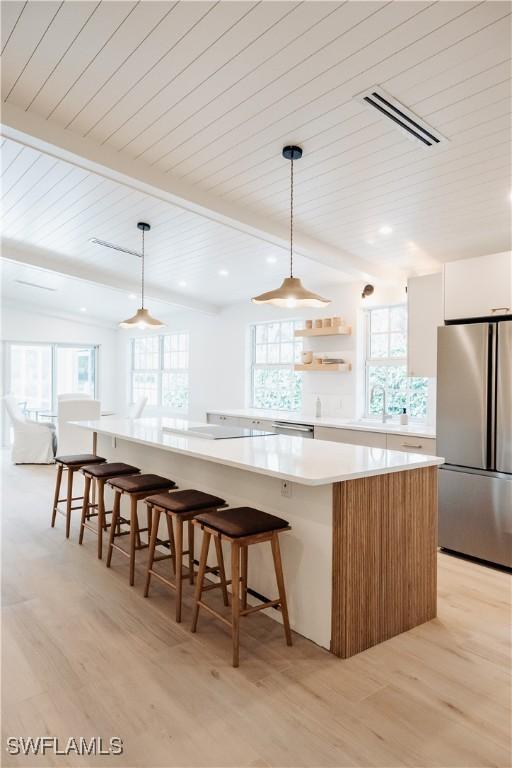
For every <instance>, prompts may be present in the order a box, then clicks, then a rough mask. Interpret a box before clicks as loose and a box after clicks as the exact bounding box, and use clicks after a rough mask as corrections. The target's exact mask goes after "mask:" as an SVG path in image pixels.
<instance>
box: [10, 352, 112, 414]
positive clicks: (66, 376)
mask: <svg viewBox="0 0 512 768" xmlns="http://www.w3.org/2000/svg"><path fill="white" fill-rule="evenodd" d="M97 352H98V347H96V346H84V345H77V344H51V343H50V344H37V343H18V342H8V343H7V391H9V392H12V394H13V395H14V396H15V397H16V398H17V399H18V402H19V403H21V404H22V406H23V407H24V408H25V409H26V410H27V411H49V412H54V411H55V410H56V408H57V397H58V395H60V394H63V393H64V392H77V393H78V392H80V393H84V394H87V395H90V396H91V397H95V395H96V391H97V387H96V358H97Z"/></svg>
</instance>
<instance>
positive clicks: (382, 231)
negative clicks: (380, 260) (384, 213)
mask: <svg viewBox="0 0 512 768" xmlns="http://www.w3.org/2000/svg"><path fill="white" fill-rule="evenodd" d="M392 231H393V227H390V226H389V225H388V224H384V226H383V227H381V228H380V229H379V233H380V234H381V235H390V234H391V233H392Z"/></svg>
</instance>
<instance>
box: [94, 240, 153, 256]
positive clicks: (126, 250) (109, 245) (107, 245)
mask: <svg viewBox="0 0 512 768" xmlns="http://www.w3.org/2000/svg"><path fill="white" fill-rule="evenodd" d="M89 242H91V243H94V244H95V245H102V246H103V247H104V248H112V249H113V250H114V251H121V253H127V254H129V255H130V256H138V257H139V258H141V256H142V253H139V251H131V250H130V249H129V248H123V246H122V245H116V244H115V243H109V242H108V240H99V239H98V238H97V237H91V239H90V241H89Z"/></svg>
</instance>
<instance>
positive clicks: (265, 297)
mask: <svg viewBox="0 0 512 768" xmlns="http://www.w3.org/2000/svg"><path fill="white" fill-rule="evenodd" d="M283 157H285V158H286V159H287V160H290V277H285V279H284V280H283V282H282V283H281V285H280V287H279V288H276V289H275V290H274V291H267V292H266V293H262V294H260V295H259V296H255V297H254V298H253V299H252V302H253V304H272V305H273V306H274V307H290V308H292V307H298V308H301V307H326V306H327V305H328V304H330V302H331V300H330V299H324V298H323V296H319V294H318V293H313V291H308V290H307V288H304V286H303V285H302V281H301V280H300V279H299V278H298V277H294V276H293V163H294V161H295V160H299V159H300V158H301V157H302V149H301V148H300V147H295V146H286V147H283Z"/></svg>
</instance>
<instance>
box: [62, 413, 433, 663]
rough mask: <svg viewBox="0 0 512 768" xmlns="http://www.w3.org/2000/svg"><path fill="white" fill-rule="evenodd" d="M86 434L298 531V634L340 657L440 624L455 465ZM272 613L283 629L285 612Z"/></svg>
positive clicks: (102, 449)
mask: <svg viewBox="0 0 512 768" xmlns="http://www.w3.org/2000/svg"><path fill="white" fill-rule="evenodd" d="M75 423H76V425H77V426H80V427H82V428H83V429H86V430H89V431H90V432H91V433H92V442H93V451H94V452H97V453H98V454H99V455H101V456H104V457H105V458H107V459H108V460H112V461H125V462H128V463H130V464H134V465H136V466H138V467H140V469H141V470H142V471H143V472H151V473H157V474H161V475H164V476H166V477H170V478H172V479H173V480H175V481H176V482H177V484H178V486H179V487H180V488H197V489H199V490H202V491H206V492H208V493H213V494H215V495H218V496H221V497H222V498H225V499H226V501H227V502H228V503H229V504H230V506H253V507H258V508H259V509H263V510H265V511H267V512H270V513H272V514H275V515H278V516H280V517H283V518H285V519H286V520H288V521H289V523H290V525H291V527H292V530H291V532H290V533H289V534H287V535H286V536H283V538H282V554H283V565H284V573H285V582H286V589H287V594H288V606H289V613H290V622H291V626H292V628H293V629H294V630H295V631H296V632H298V633H300V634H301V635H304V636H305V637H307V638H309V639H311V640H313V641H314V642H316V643H318V644H319V645H321V646H323V647H324V648H327V649H328V650H330V651H331V652H332V653H334V654H336V655H337V656H341V657H343V658H347V657H349V656H352V655H354V654H355V653H359V652H360V651H363V650H365V649H366V648H369V647H371V646H373V645H376V644H377V643H380V642H383V641H384V640H387V639H388V638H390V637H393V636H394V635H397V634H399V633H400V632H404V631H406V630H408V629H411V628H412V627H414V626H416V625H418V624H421V623H423V622H425V621H428V620H430V619H432V618H434V617H435V616H436V559H437V547H436V544H437V468H438V466H439V465H440V464H442V463H443V459H441V458H439V457H436V456H424V455H417V454H412V453H403V452H400V451H388V450H386V449H382V448H368V447H365V446H358V445H349V444H344V443H332V442H328V441H316V440H304V439H302V438H301V437H291V436H288V435H260V436H258V435H257V434H255V436H246V437H238V438H231V439H207V438H206V437H204V436H202V437H198V436H197V435H196V434H194V433H193V431H192V430H193V429H194V428H195V427H206V426H207V425H201V424H197V425H194V424H192V423H191V422H186V421H184V420H179V419H168V418H163V417H158V418H157V417H155V418H143V419H128V418H125V419H124V418H117V417H105V418H101V419H98V420H96V421H88V422H75ZM210 426H211V425H210ZM254 549H255V550H256V551H255V552H254V555H253V553H252V552H251V561H250V563H249V583H250V586H251V587H252V589H253V590H254V591H255V593H257V594H259V595H263V596H265V595H272V594H273V593H274V591H275V585H274V583H273V566H272V560H271V553H270V551H267V548H266V547H263V546H261V547H255V548H254ZM266 613H267V614H268V615H269V616H271V617H272V618H276V619H277V620H280V613H279V612H278V611H276V610H274V609H272V608H270V609H268V610H267V611H266Z"/></svg>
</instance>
